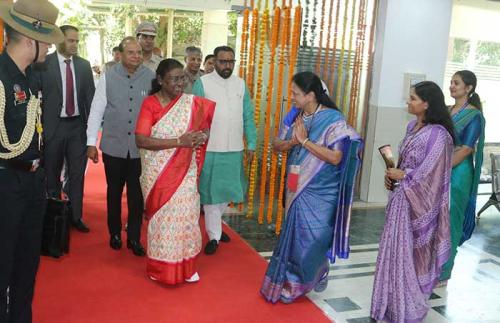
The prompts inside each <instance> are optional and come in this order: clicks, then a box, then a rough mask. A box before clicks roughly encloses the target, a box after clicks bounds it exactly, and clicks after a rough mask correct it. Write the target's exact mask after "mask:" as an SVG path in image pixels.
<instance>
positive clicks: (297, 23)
mask: <svg viewBox="0 0 500 323" xmlns="http://www.w3.org/2000/svg"><path fill="white" fill-rule="evenodd" d="M301 17H302V8H301V7H300V6H298V7H296V8H295V15H294V19H293V32H292V48H291V55H290V58H291V60H290V65H289V72H288V78H289V81H288V95H287V97H288V98H290V97H291V93H292V87H291V82H292V77H293V74H294V72H295V65H296V62H297V56H298V52H299V41H300V39H299V35H300V29H301V27H302V21H301ZM291 106H292V101H291V100H288V101H287V108H286V111H287V112H288V111H290V108H291ZM286 160H287V156H286V154H284V155H283V156H282V161H281V174H280V188H279V193H278V212H277V215H276V230H275V232H276V234H280V232H281V223H282V221H283V191H284V189H285V172H286Z"/></svg>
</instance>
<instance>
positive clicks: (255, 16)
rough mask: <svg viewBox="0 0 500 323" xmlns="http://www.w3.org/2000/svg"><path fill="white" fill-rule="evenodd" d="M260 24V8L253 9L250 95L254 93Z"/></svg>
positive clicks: (248, 73) (249, 61) (249, 57)
mask: <svg viewBox="0 0 500 323" xmlns="http://www.w3.org/2000/svg"><path fill="white" fill-rule="evenodd" d="M258 25H259V9H257V8H254V9H253V10H252V26H251V27H250V44H249V49H250V50H249V55H248V70H247V80H246V81H247V86H248V90H249V91H250V96H252V97H253V94H254V84H253V81H254V76H255V65H254V64H255V52H256V50H257V48H256V46H255V42H256V41H257V30H258Z"/></svg>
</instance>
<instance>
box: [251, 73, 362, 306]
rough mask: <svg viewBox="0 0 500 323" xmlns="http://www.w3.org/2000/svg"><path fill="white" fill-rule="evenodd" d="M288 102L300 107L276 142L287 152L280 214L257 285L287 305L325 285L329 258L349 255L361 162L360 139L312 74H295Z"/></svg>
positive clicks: (276, 147)
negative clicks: (280, 222)
mask: <svg viewBox="0 0 500 323" xmlns="http://www.w3.org/2000/svg"><path fill="white" fill-rule="evenodd" d="M292 100H293V102H294V104H295V106H296V107H297V108H298V109H299V110H300V111H299V113H298V114H297V113H295V114H296V115H295V118H294V121H293V123H289V122H286V121H285V122H284V123H283V125H282V128H281V130H280V136H279V138H276V139H275V142H274V148H275V149H276V150H278V151H288V162H287V181H286V182H287V186H286V203H285V214H286V219H285V223H284V228H283V230H282V232H281V234H280V237H279V240H278V243H277V245H276V247H275V249H274V252H273V256H272V257H271V260H270V263H269V266H268V268H267V272H266V275H265V277H264V282H263V284H262V287H261V290H260V292H261V294H262V295H263V296H264V298H265V299H266V300H267V301H269V302H272V303H276V302H277V301H281V302H284V303H291V302H293V301H294V300H295V299H296V298H298V297H300V296H302V295H304V294H306V293H308V292H309V291H311V290H312V289H315V290H316V291H322V290H324V289H325V288H326V285H327V282H328V269H329V260H330V261H332V262H333V261H334V260H335V257H337V256H338V257H341V258H347V256H348V253H349V246H348V238H349V224H350V211H351V204H352V196H353V184H354V179H355V177H356V173H357V170H358V168H359V163H360V158H359V151H360V146H361V139H360V136H359V135H358V134H357V133H356V132H355V131H354V129H352V128H351V127H349V126H348V125H347V124H346V121H345V119H344V116H343V115H342V113H341V112H340V111H339V110H338V109H337V107H336V105H335V103H334V102H333V101H332V100H331V99H330V98H329V96H328V95H327V94H326V92H325V90H323V88H322V84H321V81H320V79H319V78H318V76H316V75H315V74H314V73H311V72H301V73H298V74H296V75H294V77H293V82H292ZM289 118H290V116H288V118H285V119H289ZM287 124H288V125H287Z"/></svg>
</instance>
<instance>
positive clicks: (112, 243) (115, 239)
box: [109, 234, 122, 250]
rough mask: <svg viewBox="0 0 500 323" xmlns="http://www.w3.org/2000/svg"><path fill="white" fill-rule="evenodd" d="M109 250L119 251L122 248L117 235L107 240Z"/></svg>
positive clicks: (120, 240) (120, 239)
mask: <svg viewBox="0 0 500 323" xmlns="http://www.w3.org/2000/svg"><path fill="white" fill-rule="evenodd" d="M109 246H110V247H111V249H115V250H120V249H121V248H122V238H121V237H120V235H119V234H113V235H112V236H111V238H110V239H109Z"/></svg>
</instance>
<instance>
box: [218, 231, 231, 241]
mask: <svg viewBox="0 0 500 323" xmlns="http://www.w3.org/2000/svg"><path fill="white" fill-rule="evenodd" d="M220 241H222V242H229V241H231V238H230V237H229V236H228V235H227V233H225V232H224V231H222V234H221V235H220Z"/></svg>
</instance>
